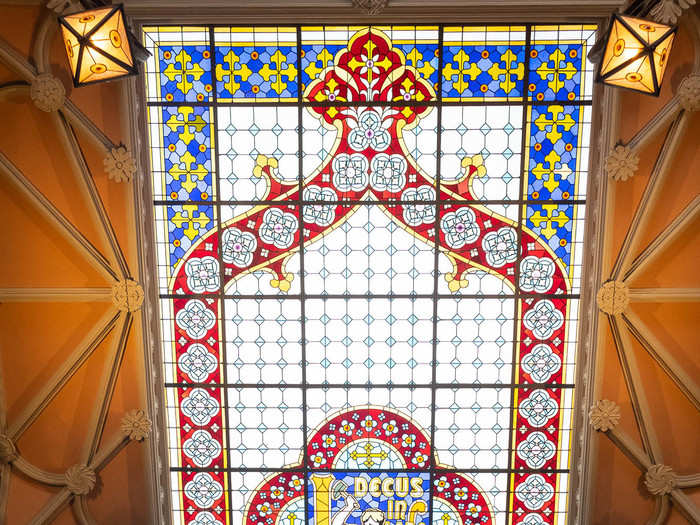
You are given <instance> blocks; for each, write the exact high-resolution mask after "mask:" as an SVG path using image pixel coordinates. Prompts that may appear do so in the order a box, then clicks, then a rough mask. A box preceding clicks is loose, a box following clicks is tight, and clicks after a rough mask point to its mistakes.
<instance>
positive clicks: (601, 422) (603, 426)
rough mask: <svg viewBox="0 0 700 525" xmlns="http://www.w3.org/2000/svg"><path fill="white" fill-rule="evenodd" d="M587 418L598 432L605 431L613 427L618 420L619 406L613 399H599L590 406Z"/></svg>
mask: <svg viewBox="0 0 700 525" xmlns="http://www.w3.org/2000/svg"><path fill="white" fill-rule="evenodd" d="M588 418H589V419H590V421H591V425H592V426H593V428H594V429H596V430H599V431H600V432H607V431H608V430H610V429H611V428H615V427H616V426H617V425H618V423H619V422H620V407H619V406H617V404H616V403H615V402H614V401H610V400H609V399H601V400H600V401H596V404H595V405H593V406H592V407H591V410H590V411H589V412H588Z"/></svg>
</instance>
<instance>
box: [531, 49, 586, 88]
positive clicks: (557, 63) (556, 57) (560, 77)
mask: <svg viewBox="0 0 700 525" xmlns="http://www.w3.org/2000/svg"><path fill="white" fill-rule="evenodd" d="M562 64H565V65H564V66H562ZM577 72H578V69H577V68H576V66H574V65H573V64H572V63H571V62H567V61H566V55H564V53H562V52H561V51H560V50H559V49H555V50H554V53H552V54H551V55H550V56H549V60H548V61H547V62H543V63H542V64H541V65H540V67H538V68H537V74H538V75H539V76H540V78H541V79H542V80H547V79H548V78H549V82H548V83H547V84H548V85H549V87H550V88H552V91H554V92H555V93H558V92H559V90H560V89H561V88H563V87H564V81H565V80H570V79H571V78H573V76H574V75H575V74H576V73H577Z"/></svg>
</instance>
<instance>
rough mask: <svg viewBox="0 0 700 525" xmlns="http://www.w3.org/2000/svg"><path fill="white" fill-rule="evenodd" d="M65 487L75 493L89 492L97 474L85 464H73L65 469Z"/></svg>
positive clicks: (93, 486)
mask: <svg viewBox="0 0 700 525" xmlns="http://www.w3.org/2000/svg"><path fill="white" fill-rule="evenodd" d="M65 477H66V488H67V489H68V490H69V491H70V492H71V494H75V495H85V494H90V492H92V489H94V488H95V482H96V481H97V475H96V474H95V471H94V470H92V469H91V468H88V466H87V465H73V466H72V467H69V468H68V470H66V474H65Z"/></svg>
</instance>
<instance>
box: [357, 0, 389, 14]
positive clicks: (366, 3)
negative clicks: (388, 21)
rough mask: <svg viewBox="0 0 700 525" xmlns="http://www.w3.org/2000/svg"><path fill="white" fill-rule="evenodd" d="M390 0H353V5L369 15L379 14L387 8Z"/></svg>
mask: <svg viewBox="0 0 700 525" xmlns="http://www.w3.org/2000/svg"><path fill="white" fill-rule="evenodd" d="M388 4H389V0H352V6H353V7H354V8H356V9H362V10H363V11H364V12H365V13H367V14H368V15H377V14H379V13H380V12H381V11H382V10H384V9H385V8H386V6H387V5H388Z"/></svg>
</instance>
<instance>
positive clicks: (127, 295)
mask: <svg viewBox="0 0 700 525" xmlns="http://www.w3.org/2000/svg"><path fill="white" fill-rule="evenodd" d="M112 302H113V303H114V306H116V307H117V308H119V309H120V310H122V311H123V312H135V311H136V310H138V309H139V308H141V305H142V304H143V288H142V287H141V285H140V284H139V283H137V282H136V281H134V280H133V279H124V280H123V281H119V282H116V283H114V284H113V285H112Z"/></svg>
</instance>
